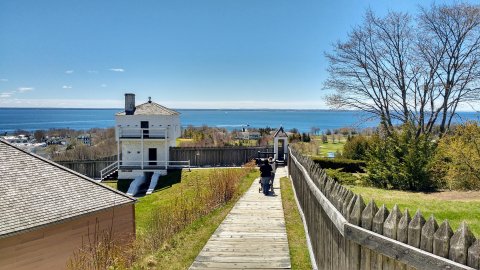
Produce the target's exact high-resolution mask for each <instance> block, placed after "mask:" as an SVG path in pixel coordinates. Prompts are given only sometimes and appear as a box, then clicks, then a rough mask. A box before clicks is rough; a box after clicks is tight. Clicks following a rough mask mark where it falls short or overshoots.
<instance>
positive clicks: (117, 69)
mask: <svg viewBox="0 0 480 270" xmlns="http://www.w3.org/2000/svg"><path fill="white" fill-rule="evenodd" d="M109 70H110V71H114V72H125V69H123V68H111V69H109Z"/></svg>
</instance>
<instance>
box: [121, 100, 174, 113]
mask: <svg viewBox="0 0 480 270" xmlns="http://www.w3.org/2000/svg"><path fill="white" fill-rule="evenodd" d="M179 114H180V113H179V112H177V111H174V110H171V109H169V108H167V107H164V106H162V105H160V104H158V103H155V102H153V101H150V102H145V103H143V104H140V105H138V106H136V107H135V111H134V112H133V115H179ZM116 115H125V111H123V112H119V113H117V114H116Z"/></svg>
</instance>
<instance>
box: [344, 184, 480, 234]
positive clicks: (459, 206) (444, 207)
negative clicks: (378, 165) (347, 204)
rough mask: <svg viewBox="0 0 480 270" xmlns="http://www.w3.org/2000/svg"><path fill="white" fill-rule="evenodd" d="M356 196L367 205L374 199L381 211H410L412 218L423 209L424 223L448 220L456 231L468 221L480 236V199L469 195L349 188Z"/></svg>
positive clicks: (473, 230) (474, 231)
mask: <svg viewBox="0 0 480 270" xmlns="http://www.w3.org/2000/svg"><path fill="white" fill-rule="evenodd" d="M349 188H350V189H351V190H352V191H353V192H355V193H357V194H360V195H362V196H363V198H364V200H365V203H368V202H369V201H370V200H371V199H372V198H373V199H374V200H375V202H376V203H377V205H378V206H379V207H380V206H381V205H382V204H385V205H386V206H387V207H388V209H390V210H391V209H392V207H393V206H394V205H395V203H396V204H398V206H399V207H400V210H401V211H404V209H405V208H408V210H409V211H410V215H412V216H413V215H414V214H415V212H416V211H417V209H420V211H421V212H422V214H423V216H424V217H425V219H428V218H429V217H430V215H432V214H433V215H434V216H435V218H436V220H437V222H438V223H439V225H440V223H441V222H443V220H444V219H448V221H449V223H450V226H452V229H453V230H454V231H455V230H456V229H457V228H458V226H459V225H460V223H461V222H462V221H463V220H465V221H466V222H467V223H468V225H469V227H470V229H471V230H472V232H473V233H474V234H475V235H476V236H477V237H478V236H480V196H478V195H475V196H471V195H472V194H471V193H469V192H463V193H461V192H435V193H421V192H406V191H397V190H383V189H378V188H371V187H357V186H353V187H349Z"/></svg>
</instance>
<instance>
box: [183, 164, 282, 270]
mask: <svg viewBox="0 0 480 270" xmlns="http://www.w3.org/2000/svg"><path fill="white" fill-rule="evenodd" d="M283 176H286V168H284V167H281V168H278V169H277V172H276V175H275V181H274V188H275V193H276V194H275V195H274V196H265V195H263V193H259V192H258V188H259V186H260V185H259V184H258V179H257V180H256V181H255V182H254V183H253V185H252V186H251V187H250V189H249V190H248V191H247V192H246V194H245V195H244V196H243V197H242V198H240V200H239V201H238V202H237V204H236V205H235V206H234V207H233V209H232V211H230V213H229V214H228V215H227V217H226V218H225V220H224V221H223V222H222V224H220V226H219V227H218V228H217V230H216V231H215V233H214V234H213V235H212V236H211V237H210V239H209V240H208V242H207V244H206V245H205V247H203V249H202V251H201V252H200V254H198V256H197V258H196V259H195V261H194V262H193V264H192V266H191V267H190V269H192V270H193V269H290V268H291V265H290V255H289V250H288V240H287V232H286V229H285V218H284V215H283V207H282V198H281V194H280V178H281V177H283Z"/></svg>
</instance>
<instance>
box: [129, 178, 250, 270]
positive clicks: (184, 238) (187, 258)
mask: <svg viewBox="0 0 480 270" xmlns="http://www.w3.org/2000/svg"><path fill="white" fill-rule="evenodd" d="M217 170H218V169H217ZM229 170H239V169H229ZM212 171H213V169H212V170H192V171H191V172H188V171H184V172H182V174H181V175H176V176H174V175H172V176H171V178H172V179H170V181H171V182H176V183H172V184H171V186H169V187H165V188H163V189H160V190H158V191H157V192H155V193H153V194H152V195H149V196H146V197H143V198H140V199H139V201H138V203H137V204H136V206H135V217H136V225H137V232H139V233H141V232H142V229H144V228H145V226H147V224H148V219H149V218H150V217H151V213H152V211H153V210H154V209H155V208H156V206H158V205H161V204H166V203H169V202H172V201H174V200H175V197H177V196H178V195H179V194H181V195H182V196H189V195H190V194H193V190H194V189H195V188H196V186H197V185H198V184H202V180H203V179H204V178H205V177H206V176H207V175H208V174H209V173H211V172H212ZM257 177H258V172H257V171H254V172H252V173H250V174H248V175H247V177H245V178H244V179H243V180H241V182H240V186H239V188H238V195H241V194H243V193H245V191H246V190H247V189H248V188H249V187H250V185H251V184H252V182H253V180H254V179H255V178H257ZM178 179H179V180H178ZM166 180H167V178H166V179H165V181H166ZM177 180H178V181H177ZM238 198H240V196H236V197H235V198H234V199H233V200H231V201H230V202H228V203H227V204H225V205H222V206H220V207H219V208H217V209H215V210H214V211H212V212H210V213H209V214H207V215H205V216H203V217H201V218H199V219H197V220H195V221H194V222H193V223H192V224H190V225H188V226H187V227H186V228H184V229H183V230H181V231H180V232H179V233H177V234H175V235H174V236H173V238H172V239H170V240H169V241H167V243H165V245H163V246H162V248H160V249H159V250H157V251H156V252H155V253H154V254H150V255H148V256H146V257H144V258H143V259H141V260H140V261H138V262H137V263H136V265H135V267H134V269H188V267H189V266H190V265H191V264H192V262H193V261H194V259H195V257H196V256H197V255H198V253H199V252H200V251H201V249H202V248H203V246H204V245H205V244H206V242H207V241H208V239H209V238H210V236H211V235H212V234H213V232H214V231H215V230H216V229H217V227H218V225H220V223H221V222H222V221H223V219H224V218H225V216H226V215H227V214H228V213H229V212H230V210H231V208H232V207H233V206H234V205H235V203H236V201H237V200H238ZM146 237H148V236H146Z"/></svg>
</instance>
